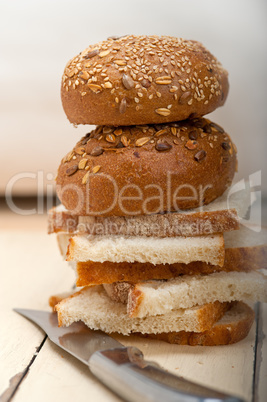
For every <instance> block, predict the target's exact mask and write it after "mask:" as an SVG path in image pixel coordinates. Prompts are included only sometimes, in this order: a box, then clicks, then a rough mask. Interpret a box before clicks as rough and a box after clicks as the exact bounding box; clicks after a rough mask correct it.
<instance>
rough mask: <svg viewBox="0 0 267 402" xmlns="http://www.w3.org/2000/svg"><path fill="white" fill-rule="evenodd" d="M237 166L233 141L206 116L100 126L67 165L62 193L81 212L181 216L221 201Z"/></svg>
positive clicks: (67, 204)
mask: <svg viewBox="0 0 267 402" xmlns="http://www.w3.org/2000/svg"><path fill="white" fill-rule="evenodd" d="M235 169H236V148H235V146H234V144H233V143H232V141H231V139H230V137H229V136H228V135H227V134H226V133H225V132H224V130H223V129H222V128H221V127H220V126H218V125H217V124H215V123H212V122H210V121H209V120H207V119H204V118H197V119H191V120H186V121H181V122H177V123H171V124H162V125H146V126H122V127H119V128H115V127H110V126H98V127H97V128H96V129H95V130H94V131H92V132H91V133H89V134H87V135H86V136H85V137H84V138H82V139H81V140H80V141H79V142H78V143H77V145H76V146H75V148H74V149H73V150H72V151H71V152H70V153H69V154H68V155H66V157H65V158H63V160H62V161H61V164H60V166H59V170H58V177H57V193H58V196H59V198H60V200H61V202H62V204H63V205H64V206H65V207H66V208H67V209H68V210H69V211H72V213H73V214H76V215H101V216H114V215H115V216H127V215H145V214H152V213H162V212H168V211H179V210H180V209H190V208H195V207H198V206H200V205H205V204H208V203H210V202H211V201H213V200H214V199H216V198H217V197H219V196H220V195H221V194H222V193H223V192H224V191H225V190H226V188H227V187H228V186H229V185H230V184H231V182H232V179H233V176H234V172H235Z"/></svg>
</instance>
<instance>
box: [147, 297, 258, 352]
mask: <svg viewBox="0 0 267 402" xmlns="http://www.w3.org/2000/svg"><path fill="white" fill-rule="evenodd" d="M254 316H255V314H254V311H253V310H252V309H251V308H250V307H249V306H248V305H247V304H245V303H243V302H238V303H235V304H234V305H233V306H232V307H231V308H230V309H229V310H228V311H227V312H226V313H225V314H224V315H223V317H222V318H221V319H220V320H219V321H218V322H216V323H215V324H214V325H213V327H212V328H211V329H208V330H206V331H204V332H186V331H180V332H168V333H161V334H146V335H142V336H145V337H146V338H151V339H156V340H160V341H164V342H168V343H172V344H176V345H190V346H219V345H230V344H232V343H236V342H239V341H241V340H242V339H244V338H245V337H246V336H247V335H248V333H249V331H250V328H251V326H252V324H253V321H254Z"/></svg>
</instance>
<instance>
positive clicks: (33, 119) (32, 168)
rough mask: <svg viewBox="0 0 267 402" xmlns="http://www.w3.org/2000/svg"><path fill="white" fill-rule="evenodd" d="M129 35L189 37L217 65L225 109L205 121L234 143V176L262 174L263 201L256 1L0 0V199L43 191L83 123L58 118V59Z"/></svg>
mask: <svg viewBox="0 0 267 402" xmlns="http://www.w3.org/2000/svg"><path fill="white" fill-rule="evenodd" d="M129 33H131V34H137V35H139V34H148V35H149V34H156V35H172V36H177V37H184V38H187V39H196V40H199V41H201V42H202V43H203V44H204V45H205V46H206V47H207V48H208V49H209V50H210V51H211V52H212V53H213V54H214V55H215V56H216V57H217V58H218V59H219V60H220V61H221V62H222V64H223V66H224V67H225V68H226V69H227V70H228V72H229V78H230V93H229V97H228V99H227V101H226V104H225V106H224V107H222V108H219V109H218V110H216V111H215V112H214V113H212V114H210V115H209V118H211V119H213V120H214V121H215V122H217V123H218V124H220V125H222V126H223V127H224V128H225V130H226V131H227V132H228V133H229V134H230V135H231V136H232V139H233V141H234V142H235V143H236V146H237V148H238V158H239V172H238V174H237V176H236V180H240V179H243V178H245V179H248V178H249V176H250V175H252V174H254V173H256V172H258V171H261V192H262V194H263V198H264V199H265V198H266V196H267V180H266V172H267V162H266V159H267V158H266V151H267V133H266V128H267V110H266V105H267V53H266V38H267V35H266V34H267V2H266V1H265V0H254V1H251V0H234V1H229V0H228V1H225V0H202V1H199V0H173V1H170V0H165V1H158V0H135V1H131V2H130V1H126V0H124V1H123V0H112V1H108V0H98V1H94V2H93V1H90V0H89V1H82V0H75V1H69V0H64V1H62V0H46V1H44V0H39V1H33V0H13V1H8V0H2V1H1V2H0V60H1V63H0V84H1V85H0V115H1V120H0V135H1V147H0V199H1V205H4V199H5V191H6V188H7V186H8V191H11V190H12V195H13V197H17V198H18V199H20V200H21V199H23V200H25V199H30V197H31V198H34V199H35V198H36V196H37V195H38V194H39V195H40V194H41V195H42V194H44V195H46V194H48V195H49V194H52V192H53V185H54V184H53V183H54V177H55V174H56V171H57V167H58V164H59V162H60V160H61V158H62V157H63V156H64V155H65V154H66V153H67V152H68V151H69V150H71V149H72V147H73V146H74V144H75V143H76V142H77V141H78V139H80V137H81V136H82V135H84V134H86V133H87V132H88V131H90V129H91V127H90V126H79V127H78V128H74V127H73V126H72V125H71V124H70V123H69V122H68V120H67V118H66V116H65V115H64V112H63V109H62V107H61V101H60V81H61V75H62V73H63V70H64V67H65V64H66V63H67V61H68V60H69V59H70V58H72V57H73V56H74V55H76V54H78V53H79V52H80V51H81V50H83V49H84V48H85V47H87V46H88V45H89V44H93V43H96V42H98V41H101V40H104V39H106V38H107V37H108V36H112V35H118V36H121V35H124V34H129ZM257 177H258V176H257ZM257 184H260V183H257ZM21 197H22V198H21ZM25 197H26V198H25Z"/></svg>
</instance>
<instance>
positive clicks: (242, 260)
mask: <svg viewBox="0 0 267 402" xmlns="http://www.w3.org/2000/svg"><path fill="white" fill-rule="evenodd" d="M57 236H60V237H63V239H62V241H61V240H59V242H60V243H62V248H64V247H65V252H66V248H67V246H66V242H64V238H66V235H65V234H58V235H57ZM224 238H225V247H226V248H225V260H224V264H223V266H222V267H220V266H219V265H211V264H207V263H205V262H201V261H193V262H191V263H189V264H183V263H174V264H157V265H154V264H152V263H149V262H147V263H141V262H133V263H129V262H120V263H114V262H110V261H105V262H97V261H95V262H92V261H86V262H77V266H76V270H77V286H89V285H100V284H102V283H113V282H118V281H126V282H127V281H129V282H132V283H137V282H142V281H146V280H150V279H171V278H175V277H177V276H179V275H181V274H185V275H197V274H211V273H213V272H218V271H225V272H231V271H242V272H249V271H252V270H259V269H267V229H266V228H262V229H261V231H260V232H256V231H253V227H251V228H246V227H244V226H242V227H241V228H240V230H238V231H235V232H231V233H230V232H229V233H224ZM68 239H69V238H68ZM63 243H64V244H63Z"/></svg>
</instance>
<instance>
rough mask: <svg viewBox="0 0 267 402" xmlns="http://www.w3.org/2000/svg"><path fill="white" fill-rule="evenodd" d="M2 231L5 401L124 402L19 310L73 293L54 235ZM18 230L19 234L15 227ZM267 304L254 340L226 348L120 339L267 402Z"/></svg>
mask: <svg viewBox="0 0 267 402" xmlns="http://www.w3.org/2000/svg"><path fill="white" fill-rule="evenodd" d="M3 222H4V223H5V224H4V227H3V229H2V230H1V232H0V247H1V250H0V266H1V310H0V313H1V317H0V320H1V321H0V322H1V334H0V379H1V381H0V395H1V396H0V401H1V402H5V401H9V400H10V397H11V395H13V398H12V402H13V401H14V402H36V401H38V402H42V401H45V402H47V401H48V402H54V401H55V402H56V401H57V402H58V401H64V402H71V401H79V402H83V401H84V402H85V401H86V402H88V401H98V402H102V401H119V400H120V399H119V398H117V397H116V396H115V395H114V394H112V393H111V392H110V391H109V390H107V389H106V388H105V387H104V386H102V385H101V384H100V383H99V382H98V380H96V379H95V378H94V377H93V376H92V375H91V373H90V372H89V370H88V369H87V367H86V366H85V365H83V364H82V363H80V362H79V361H78V360H76V359H75V358H73V357H72V356H70V355H69V354H68V353H66V352H64V351H63V350H61V349H60V348H58V347H57V346H55V345H54V344H53V343H51V342H50V340H49V339H47V338H46V336H45V334H44V332H43V331H42V330H41V329H39V328H38V327H37V326H35V325H34V324H32V323H31V322H30V321H28V320H26V319H24V318H23V317H21V316H19V315H18V314H16V313H15V312H13V311H12V309H13V308H14V307H20V308H33V309H46V310H49V307H48V298H49V296H50V295H53V294H57V293H60V292H63V291H66V290H69V289H70V288H71V286H72V285H73V283H74V280H75V279H74V278H75V277H74V272H73V271H72V270H71V268H70V267H69V266H68V264H67V263H66V262H64V261H62V259H61V257H60V255H59V252H58V249H57V244H56V239H55V237H54V236H51V235H50V236H48V235H46V233H45V228H44V227H45V223H44V222H45V219H43V220H42V224H41V225H40V228H38V227H36V225H32V226H31V225H29V224H27V222H30V221H29V220H28V221H27V219H26V218H25V219H24V220H23V224H20V225H19V230H18V229H16V225H14V224H12V225H10V228H12V229H11V230H9V229H8V223H9V219H7V218H6V217H5V219H4V220H3ZM15 229H16V230H15ZM266 307H267V306H266V305H258V307H257V308H256V322H255V323H254V325H253V328H252V330H251V332H250V334H249V336H248V337H247V338H246V339H244V340H243V341H241V342H240V343H238V344H235V345H230V346H222V347H187V346H177V345H169V344H167V343H164V342H159V341H151V340H149V341H148V340H146V339H141V338H138V337H135V336H131V337H122V336H118V337H117V339H118V340H119V341H120V342H121V343H123V344H125V345H134V346H137V347H138V348H140V349H141V350H142V352H143V353H144V355H145V358H146V359H149V360H154V361H156V362H158V363H159V364H160V365H161V366H162V367H164V368H165V369H167V370H169V371H170V372H172V373H174V374H179V375H182V376H183V377H185V378H188V379H191V380H194V381H195V382H198V383H201V384H204V385H208V386H211V387H214V388H217V389H218V390H222V391H226V392H229V393H233V394H236V395H238V396H240V397H243V398H244V399H245V400H246V401H261V402H264V401H266V400H267V392H266V384H267V342H266V338H264V333H265V334H266V333H267V308H266Z"/></svg>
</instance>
